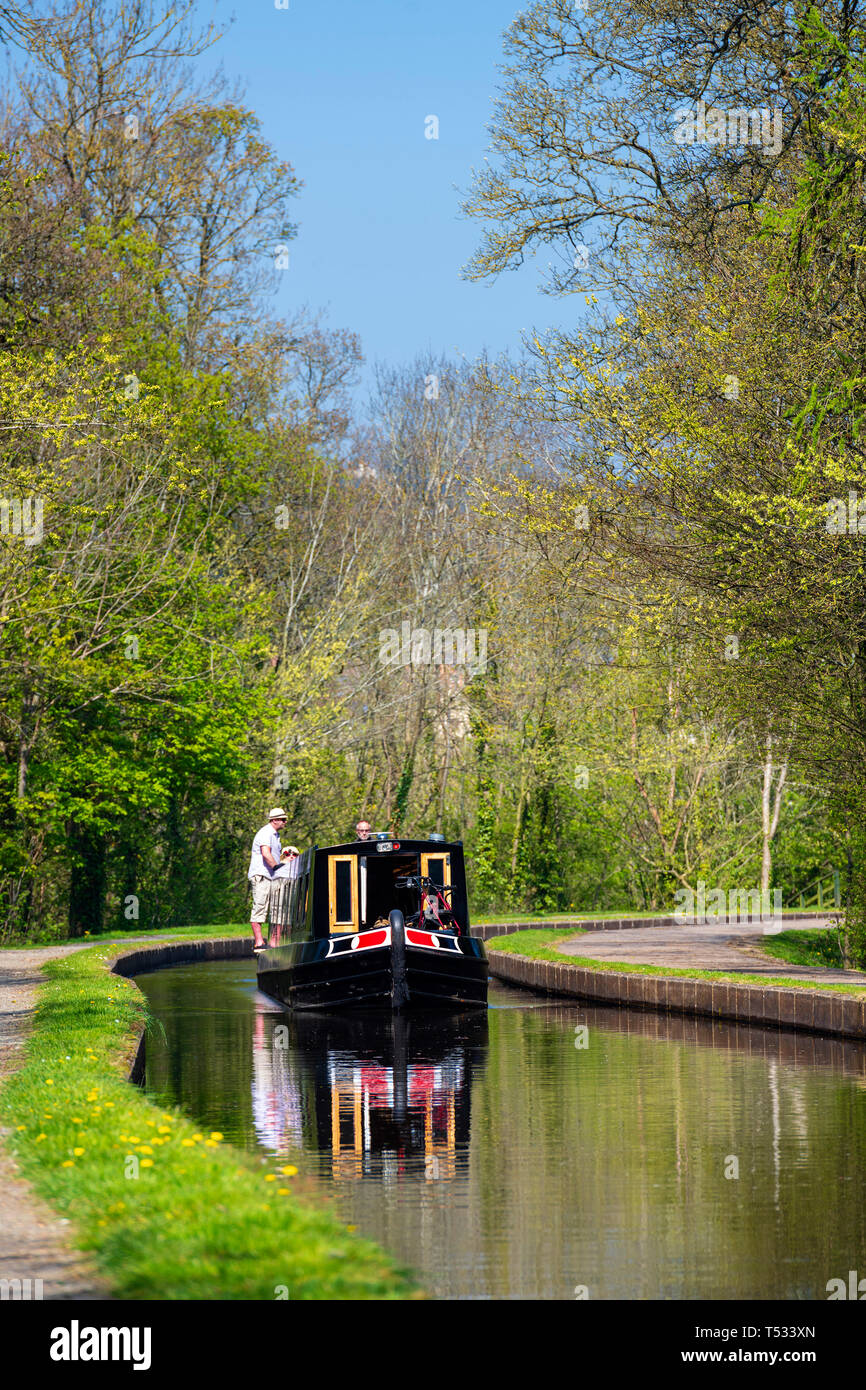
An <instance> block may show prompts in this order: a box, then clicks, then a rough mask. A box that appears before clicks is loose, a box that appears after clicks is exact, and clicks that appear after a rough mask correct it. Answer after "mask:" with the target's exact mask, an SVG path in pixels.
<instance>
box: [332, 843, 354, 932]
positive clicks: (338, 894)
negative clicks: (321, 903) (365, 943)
mask: <svg viewBox="0 0 866 1390" xmlns="http://www.w3.org/2000/svg"><path fill="white" fill-rule="evenodd" d="M328 923H329V926H330V929H331V931H332V932H341V931H357V930H358V856H357V855H356V854H332V855H331V856H330V858H329V859H328Z"/></svg>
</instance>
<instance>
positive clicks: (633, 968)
mask: <svg viewBox="0 0 866 1390" xmlns="http://www.w3.org/2000/svg"><path fill="white" fill-rule="evenodd" d="M797 934H798V933H796V932H787V933H782V935H787V936H795V935H797ZM584 935H585V932H580V931H578V932H574V933H573V934H572V935H570V936H568V937H566V936H565V935H564V933H563V932H561V931H537V930H534V929H532V930H528V931H519V932H513V933H512V934H511V935H510V936H497V937H494V938H493V940H492V941H487V942H485V945H486V947H487V950H488V952H490V951H506V952H511V953H512V954H514V955H520V956H530V957H531V958H532V959H533V960H552V961H556V963H557V964H558V965H579V966H582V967H584V968H585V969H588V970H615V971H619V972H620V973H621V974H623V975H665V976H668V977H671V976H679V977H680V978H682V979H686V980H719V981H721V982H726V983H728V984H737V985H765V986H766V985H769V986H771V987H774V988H777V989H778V988H784V989H831V990H835V991H836V992H837V993H839V994H852V995H855V996H861V997H862V996H863V995H866V982H863V983H860V984H852V985H840V984H833V983H826V984H825V983H824V982H823V981H821V980H793V979H780V978H777V977H775V976H774V977H772V978H770V977H768V976H766V975H751V974H745V973H742V972H740V971H724V970H698V969H697V968H695V969H694V970H678V969H675V968H674V967H673V966H671V967H668V966H664V965H629V964H627V963H626V962H623V961H610V960H592V959H590V958H589V957H587V956H573V955H571V954H570V953H569V955H567V956H565V955H563V953H562V951H561V950H556V949H555V948H554V943H556V945H557V946H562V945H563V944H564V942H565V941H573V940H574V939H575V938H576V937H579V936H584ZM783 959H784V957H783Z"/></svg>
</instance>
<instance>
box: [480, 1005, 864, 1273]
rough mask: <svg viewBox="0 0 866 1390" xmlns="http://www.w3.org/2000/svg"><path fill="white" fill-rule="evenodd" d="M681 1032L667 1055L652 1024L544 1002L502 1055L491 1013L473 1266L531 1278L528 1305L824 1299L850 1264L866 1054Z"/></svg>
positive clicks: (523, 1016)
mask: <svg viewBox="0 0 866 1390" xmlns="http://www.w3.org/2000/svg"><path fill="white" fill-rule="evenodd" d="M578 1021H580V1023H582V1024H585V1025H588V1028H589V1036H588V1043H589V1045H588V1046H587V1047H586V1048H585V1049H578V1048H576V1047H575V1046H574V1037H573V1035H572V1030H573V1027H574V1024H575V1023H576V1022H578ZM691 1023H692V1024H695V1023H700V1025H701V1026H700V1027H699V1028H697V1029H691V1030H689V1031H690V1036H688V1037H683V1034H682V1032H681V1033H680V1038H681V1040H680V1041H673V1040H672V1038H671V1033H672V1031H674V1028H673V1027H672V1025H673V1020H671V1019H666V1018H665V1017H664V1016H662V1015H650V1014H644V1015H641V1014H637V1013H635V1012H631V1013H629V1012H628V1011H622V1012H621V1013H616V1012H614V1011H612V1010H605V1009H595V1008H579V1009H578V1008H577V1007H575V1006H573V1005H571V1006H564V1007H560V1006H556V1005H555V1006H552V1007H551V1008H549V1009H527V1010H525V1011H520V1013H519V1015H516V1016H513V1017H512V1018H510V1019H508V1020H507V1027H508V1040H507V1043H506V1042H505V1040H504V1039H500V1036H499V1033H500V1030H501V1028H502V1027H503V1016H502V1015H501V1014H494V1015H492V1017H491V1035H492V1036H491V1044H492V1045H491V1054H490V1063H489V1066H488V1068H487V1072H486V1075H485V1078H484V1083H483V1085H482V1087H481V1088H480V1090H479V1094H478V1096H477V1098H476V1113H475V1122H476V1123H475V1129H474V1135H473V1142H474V1144H476V1145H477V1147H476V1148H474V1149H473V1154H474V1157H475V1159H476V1162H475V1163H474V1164H473V1174H477V1175H478V1182H479V1201H480V1205H481V1215H480V1230H481V1233H482V1234H481V1244H482V1248H483V1252H484V1253H483V1255H481V1254H479V1259H480V1262H481V1263H482V1264H484V1265H486V1264H487V1263H488V1262H489V1261H492V1260H494V1259H495V1260H498V1261H500V1262H502V1263H504V1264H505V1265H506V1266H507V1267H509V1268H512V1269H515V1270H517V1269H523V1270H525V1269H526V1267H527V1266H530V1267H531V1268H533V1269H535V1270H537V1271H538V1272H539V1280H540V1282H539V1285H538V1287H537V1288H536V1296H539V1297H554V1298H555V1297H564V1296H568V1295H567V1288H568V1287H573V1286H575V1285H578V1284H586V1285H588V1286H589V1288H590V1297H591V1298H594V1297H636V1298H665V1297H672V1298H681V1297H702V1298H706V1297H712V1296H720V1297H722V1296H725V1297H736V1296H739V1297H754V1298H760V1297H764V1298H772V1297H810V1298H816V1297H819V1298H820V1297H824V1296H825V1293H824V1286H825V1284H826V1280H827V1279H828V1278H830V1277H832V1276H833V1275H834V1273H835V1272H836V1265H838V1266H839V1268H840V1269H842V1270H843V1272H844V1269H846V1268H848V1267H849V1266H848V1265H846V1264H845V1260H846V1259H849V1260H850V1261H853V1263H852V1264H851V1265H850V1267H852V1268H853V1267H854V1264H855V1263H856V1258H855V1257H856V1256H857V1254H858V1252H862V1250H863V1248H864V1245H866V1214H864V1207H863V1203H862V1200H861V1197H862V1190H863V1177H862V1175H863V1172H864V1168H866V1106H864V1104H863V1096H862V1089H861V1087H862V1082H863V1078H864V1076H866V1049H864V1048H863V1047H862V1046H861V1045H858V1044H852V1045H847V1044H843V1045H833V1046H827V1045H826V1042H825V1040H823V1039H820V1038H814V1039H812V1038H803V1037H796V1036H795V1035H793V1034H784V1033H780V1032H774V1031H770V1030H768V1031H767V1032H762V1031H759V1030H749V1029H744V1028H740V1029H736V1028H730V1029H728V1028H725V1027H720V1026H719V1024H714V1023H713V1022H712V1021H706V1022H703V1021H699V1020H691ZM681 1027H682V1021H680V1023H679V1024H677V1025H676V1028H681ZM506 1096H507V1098H508V1102H507V1104H502V1103H500V1102H499V1099H498V1098H499V1097H506ZM480 1115H484V1116H485V1117H488V1116H489V1123H488V1124H487V1125H484V1126H482V1125H480V1124H479V1123H478V1120H479V1116H480ZM515 1156H518V1160H519V1161H517V1162H515ZM731 1156H734V1157H736V1158H737V1160H738V1164H737V1165H736V1166H737V1167H738V1171H739V1176H738V1177H736V1178H734V1177H728V1176H726V1166H727V1167H728V1171H729V1172H730V1171H731V1170H732V1168H733V1167H734V1166H733V1165H730V1164H728V1163H727V1160H728V1159H729V1158H730V1157H731ZM511 1211H513V1212H519V1213H520V1219H519V1220H515V1221H508V1220H506V1221H504V1222H503V1219H502V1217H503V1213H507V1212H511ZM545 1211H547V1212H549V1213H550V1221H549V1222H545V1221H543V1220H542V1219H540V1218H541V1213H543V1212H545ZM527 1213H535V1215H536V1218H537V1219H536V1220H535V1221H533V1220H531V1219H527ZM861 1261H862V1256H861ZM569 1281H570V1283H569ZM564 1290H565V1292H564Z"/></svg>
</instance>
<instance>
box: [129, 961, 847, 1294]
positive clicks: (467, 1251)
mask: <svg viewBox="0 0 866 1390" xmlns="http://www.w3.org/2000/svg"><path fill="white" fill-rule="evenodd" d="M136 983H137V984H138V985H140V986H141V988H142V989H143V991H144V992H145V994H146V995H147V998H148V1001H149V1003H150V1007H151V1010H152V1012H153V1014H154V1016H155V1019H156V1020H157V1024H156V1027H155V1028H153V1029H152V1031H151V1032H150V1033H149V1035H148V1039H147V1078H146V1086H147V1090H148V1092H149V1093H150V1094H151V1095H152V1096H153V1097H154V1098H155V1099H157V1100H158V1102H159V1103H161V1104H177V1105H179V1106H181V1107H182V1108H183V1109H184V1111H185V1112H186V1113H187V1114H188V1115H190V1116H191V1117H192V1118H194V1119H195V1120H196V1121H197V1122H198V1123H199V1124H200V1125H201V1126H202V1127H203V1128H205V1127H207V1128H208V1129H218V1130H220V1131H221V1132H222V1133H223V1134H224V1135H225V1137H226V1139H228V1140H231V1141H232V1142H233V1143H234V1144H237V1145H239V1146H241V1147H242V1148H246V1149H247V1150H250V1151H252V1152H255V1153H257V1154H258V1155H259V1156H260V1158H261V1159H262V1172H263V1173H265V1172H268V1171H276V1170H277V1167H278V1166H281V1165H283V1164H285V1163H293V1164H295V1165H296V1166H297V1168H298V1169H299V1175H298V1177H297V1178H296V1179H294V1180H293V1186H294V1187H295V1190H296V1191H298V1192H299V1193H305V1194H307V1195H308V1196H309V1198H310V1200H313V1201H322V1202H326V1203H327V1204H329V1205H330V1207H331V1209H332V1210H334V1211H335V1212H336V1214H337V1215H339V1216H340V1217H341V1218H342V1219H343V1220H344V1221H346V1222H348V1223H350V1224H352V1225H354V1226H356V1227H357V1228H358V1230H359V1232H362V1233H363V1234H364V1235H367V1236H369V1237H371V1238H372V1239H374V1240H376V1241H378V1242H379V1243H380V1244H381V1245H383V1246H385V1247H387V1249H389V1250H390V1251H392V1252H393V1253H394V1254H395V1255H396V1256H397V1257H398V1258H399V1259H400V1260H401V1261H402V1262H403V1263H405V1264H407V1265H409V1266H411V1267H412V1268H413V1269H414V1270H415V1271H416V1272H417V1274H418V1276H419V1278H420V1281H421V1283H422V1284H423V1285H424V1287H425V1288H427V1289H428V1290H429V1291H430V1292H431V1293H433V1294H435V1295H438V1296H439V1297H442V1298H496V1299H507V1298H539V1299H574V1298H583V1297H588V1298H590V1299H614V1298H625V1299H659V1298H664V1299H706V1298H723V1299H772V1298H782V1299H826V1298H827V1283H828V1281H829V1280H830V1279H834V1278H840V1279H844V1280H845V1281H846V1284H847V1282H848V1276H849V1271H850V1270H857V1271H858V1272H859V1277H861V1278H862V1277H866V1201H864V1196H866V1190H864V1188H866V1049H864V1047H862V1046H861V1045H860V1044H856V1043H847V1042H844V1041H842V1040H834V1041H831V1040H828V1039H821V1038H811V1037H809V1036H807V1035H804V1034H793V1033H782V1032H777V1031H775V1030H759V1029H747V1028H742V1027H739V1026H737V1025H734V1024H730V1025H728V1024H722V1023H719V1022H715V1023H714V1022H711V1021H709V1020H700V1019H688V1018H672V1017H668V1016H664V1015H659V1014H649V1013H639V1012H635V1011H629V1010H625V1009H615V1008H610V1009H606V1008H593V1007H585V1006H582V1005H580V1004H578V1003H574V1004H570V1003H563V1002H552V1001H550V1000H548V999H545V998H544V997H539V996H537V995H533V994H530V993H527V992H525V991H518V990H510V989H507V988H505V987H504V986H501V985H496V984H491V991H490V1009H489V1011H488V1012H487V1014H486V1015H481V1016H480V1017H479V1016H471V1015H464V1016H463V1017H459V1016H448V1015H444V1016H443V1015H438V1014H437V1015H435V1016H432V1017H422V1016H419V1017H417V1018H409V1019H406V1020H402V1019H393V1018H391V1017H390V1016H389V1017H387V1018H385V1017H372V1016H371V1017H367V1018H361V1017H356V1018H350V1017H348V1016H342V1017H330V1018H320V1017H315V1016H313V1015H310V1014H301V1015H294V1014H290V1013H286V1012H283V1011H282V1010H281V1009H280V1008H279V1007H278V1006H276V1005H275V1004H274V1003H273V1001H271V1000H268V999H267V998H265V996H263V995H261V994H259V993H258V991H257V989H256V979H255V971H254V966H253V964H252V963H251V962H250V961H245V960H242V961H219V962H213V963H207V964H197V965H190V966H181V967H174V968H171V969H166V970H161V971H155V972H153V973H151V974H149V975H139V976H137V977H136ZM864 1287H866V1286H864Z"/></svg>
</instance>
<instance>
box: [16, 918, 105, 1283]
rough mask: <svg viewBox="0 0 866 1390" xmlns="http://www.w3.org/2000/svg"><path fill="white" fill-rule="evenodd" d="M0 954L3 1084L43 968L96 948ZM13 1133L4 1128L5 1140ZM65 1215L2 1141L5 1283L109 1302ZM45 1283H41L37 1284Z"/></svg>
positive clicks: (24, 1033)
mask: <svg viewBox="0 0 866 1390" xmlns="http://www.w3.org/2000/svg"><path fill="white" fill-rule="evenodd" d="M90 944H91V943H89V942H82V944H81V946H47V947H45V948H44V949H42V950H20V951H16V950H4V951H0V1085H2V1084H3V1082H4V1081H5V1080H6V1079H7V1077H9V1076H10V1075H11V1074H12V1073H13V1072H15V1071H17V1069H18V1067H19V1066H20V1065H21V1061H22V1059H23V1050H24V1045H25V1043H26V1041H27V1037H28V1034H29V1032H30V1029H31V1027H32V1023H33V1010H34V1007H35V1004H36V991H37V989H38V987H39V985H40V984H42V983H44V976H43V975H42V966H43V965H45V964H46V962H48V961H50V960H59V959H60V958H61V957H62V956H67V955H69V954H70V952H72V951H77V950H81V949H83V948H84V947H86V946H88V945H90ZM7 1132H8V1131H6V1130H4V1128H3V1126H2V1125H0V1140H2V1139H3V1137H5V1134H6V1133H7ZM69 1225H70V1223H69V1222H68V1221H67V1220H66V1219H65V1218H63V1217H59V1216H58V1215H57V1213H56V1212H54V1211H52V1210H51V1208H50V1207H49V1206H47V1205H46V1203H45V1202H43V1201H42V1200H41V1198H39V1197H38V1196H37V1195H36V1193H35V1192H34V1191H33V1188H32V1187H31V1186H30V1184H29V1183H28V1182H26V1181H25V1180H24V1178H22V1177H21V1175H20V1173H19V1171H18V1166H17V1164H16V1163H15V1160H14V1159H13V1158H12V1155H11V1154H10V1153H9V1152H8V1151H7V1150H6V1148H5V1147H4V1146H3V1145H2V1143H0V1279H7V1280H13V1279H20V1280H22V1281H23V1280H26V1279H29V1280H31V1285H30V1288H31V1289H33V1288H40V1289H41V1296H42V1297H43V1298H45V1299H74V1300H76V1301H77V1300H79V1299H105V1298H110V1296H111V1295H110V1293H109V1291H108V1288H107V1286H106V1285H105V1283H104V1281H103V1280H101V1279H100V1277H99V1275H98V1274H97V1272H96V1270H95V1269H94V1268H93V1266H92V1264H91V1263H90V1261H89V1260H88V1259H87V1258H86V1257H85V1256H84V1255H82V1253H81V1251H80V1250H76V1248H75V1246H74V1245H73V1244H72V1241H71V1240H70V1237H69V1233H68V1232H69ZM35 1280H41V1281H42V1282H41V1285H36V1284H34V1283H33V1281H35Z"/></svg>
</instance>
